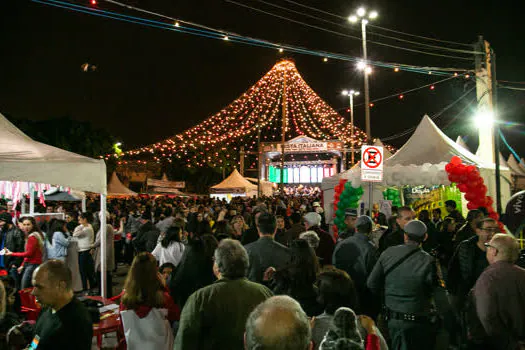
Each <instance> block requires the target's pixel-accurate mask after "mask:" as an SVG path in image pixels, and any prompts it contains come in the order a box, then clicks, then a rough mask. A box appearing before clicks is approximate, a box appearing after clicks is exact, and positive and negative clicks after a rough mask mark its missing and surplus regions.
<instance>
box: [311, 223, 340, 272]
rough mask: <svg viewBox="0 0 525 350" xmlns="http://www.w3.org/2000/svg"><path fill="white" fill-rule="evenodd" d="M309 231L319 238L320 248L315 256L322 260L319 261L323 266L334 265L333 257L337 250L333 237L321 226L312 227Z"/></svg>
mask: <svg viewBox="0 0 525 350" xmlns="http://www.w3.org/2000/svg"><path fill="white" fill-rule="evenodd" d="M308 230H309V231H315V232H316V233H317V235H318V236H319V246H318V247H317V249H316V250H315V254H316V255H317V256H318V257H319V258H321V260H320V261H319V263H320V264H321V266H325V265H332V255H333V254H334V249H335V242H334V239H333V238H332V236H331V235H330V234H329V233H328V232H326V231H325V230H322V229H321V228H320V227H319V226H312V227H310V228H309V229H308Z"/></svg>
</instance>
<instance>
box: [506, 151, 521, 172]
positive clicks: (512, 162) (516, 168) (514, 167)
mask: <svg viewBox="0 0 525 350" xmlns="http://www.w3.org/2000/svg"><path fill="white" fill-rule="evenodd" d="M507 164H508V166H509V168H510V171H511V172H512V175H516V176H525V170H524V169H522V167H521V166H520V164H519V163H518V161H517V160H516V158H515V157H514V155H512V153H511V154H510V155H509V160H508V161H507Z"/></svg>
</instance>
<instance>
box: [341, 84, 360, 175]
mask: <svg viewBox="0 0 525 350" xmlns="http://www.w3.org/2000/svg"><path fill="white" fill-rule="evenodd" d="M343 95H344V96H348V98H349V100H350V134H351V139H350V152H352V155H351V162H352V165H354V158H355V154H354V153H355V152H354V96H358V95H359V91H355V90H343Z"/></svg>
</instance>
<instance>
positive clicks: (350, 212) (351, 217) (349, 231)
mask: <svg viewBox="0 0 525 350" xmlns="http://www.w3.org/2000/svg"><path fill="white" fill-rule="evenodd" d="M344 222H345V225H346V229H345V230H344V231H341V232H339V241H342V240H343V239H345V238H348V237H350V236H352V235H353V234H354V233H355V225H356V222H357V209H355V208H347V209H345V221H344Z"/></svg>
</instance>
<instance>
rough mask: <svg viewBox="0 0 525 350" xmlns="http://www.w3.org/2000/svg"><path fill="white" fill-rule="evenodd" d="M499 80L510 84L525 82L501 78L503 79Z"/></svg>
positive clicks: (524, 82) (523, 82)
mask: <svg viewBox="0 0 525 350" xmlns="http://www.w3.org/2000/svg"><path fill="white" fill-rule="evenodd" d="M499 82H502V83H509V84H525V81H511V80H501V79H498V83H499Z"/></svg>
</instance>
